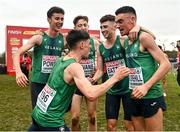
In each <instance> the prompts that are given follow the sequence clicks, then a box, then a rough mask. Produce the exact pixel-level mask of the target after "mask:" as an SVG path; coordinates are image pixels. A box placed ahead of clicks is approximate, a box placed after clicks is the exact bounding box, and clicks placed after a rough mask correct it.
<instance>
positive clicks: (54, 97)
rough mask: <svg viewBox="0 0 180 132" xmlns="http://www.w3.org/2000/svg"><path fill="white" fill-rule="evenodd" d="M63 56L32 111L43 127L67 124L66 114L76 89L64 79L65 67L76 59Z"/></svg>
mask: <svg viewBox="0 0 180 132" xmlns="http://www.w3.org/2000/svg"><path fill="white" fill-rule="evenodd" d="M63 58H64V57H61V58H59V59H58V60H57V62H56V63H55V65H54V67H53V70H52V73H51V74H50V76H49V79H48V82H47V84H46V86H45V87H44V88H43V90H42V91H41V92H40V94H39V95H38V98H37V105H36V107H35V108H34V110H33V112H32V117H33V118H34V120H35V121H36V122H37V123H38V124H39V125H40V126H43V127H58V126H63V125H65V123H64V114H65V112H66V110H67V109H68V106H69V105H70V103H71V101H72V96H73V94H74V91H75V89H76V87H75V85H69V84H67V83H66V82H65V81H64V69H66V67H67V66H69V65H70V64H71V63H74V62H75V59H72V58H71V59H68V60H63Z"/></svg>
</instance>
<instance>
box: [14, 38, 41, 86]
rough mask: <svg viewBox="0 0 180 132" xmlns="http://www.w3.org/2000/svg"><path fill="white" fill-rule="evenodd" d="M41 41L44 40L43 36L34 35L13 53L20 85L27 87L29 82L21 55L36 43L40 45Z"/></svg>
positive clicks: (17, 79) (17, 81)
mask: <svg viewBox="0 0 180 132" xmlns="http://www.w3.org/2000/svg"><path fill="white" fill-rule="evenodd" d="M41 42H42V36H41V35H34V36H32V37H31V38H30V39H29V41H28V43H27V44H26V45H24V46H22V47H20V48H19V49H18V51H17V52H16V53H14V54H13V63H14V67H15V71H16V83H17V84H18V85H19V86H20V87H25V86H26V85H27V84H28V79H27V77H26V76H25V75H24V73H23V72H22V71H21V68H20V61H19V57H20V55H22V54H24V53H25V52H26V51H28V50H29V49H31V48H32V47H34V46H35V45H40V44H41Z"/></svg>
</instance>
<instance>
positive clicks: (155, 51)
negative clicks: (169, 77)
mask: <svg viewBox="0 0 180 132" xmlns="http://www.w3.org/2000/svg"><path fill="white" fill-rule="evenodd" d="M139 39H140V44H141V46H140V50H141V51H142V52H144V51H145V50H147V51H148V52H149V53H150V54H151V55H152V56H153V58H154V59H155V60H156V61H157V62H158V63H159V68H158V70H157V71H156V72H155V73H154V75H153V76H152V77H151V79H150V80H148V81H147V82H146V84H147V86H148V87H149V88H150V87H152V85H154V84H155V83H156V82H158V81H159V80H161V79H162V78H163V77H164V76H165V75H166V74H167V73H168V71H169V70H170V68H171V64H170V62H169V60H168V58H167V57H166V56H165V55H164V53H163V52H162V51H161V50H160V49H159V47H158V46H157V44H156V43H155V41H154V38H153V36H152V35H150V34H149V33H146V32H142V33H141V35H140V38H139Z"/></svg>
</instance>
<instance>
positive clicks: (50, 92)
mask: <svg viewBox="0 0 180 132" xmlns="http://www.w3.org/2000/svg"><path fill="white" fill-rule="evenodd" d="M55 94H56V91H55V90H54V89H52V88H50V87H49V86H48V85H46V86H45V87H44V88H43V90H42V91H41V92H40V93H39V95H38V98H37V106H38V107H39V108H40V109H41V110H42V111H43V112H46V111H47V108H48V106H49V104H50V103H51V101H52V99H53V98H54V96H55Z"/></svg>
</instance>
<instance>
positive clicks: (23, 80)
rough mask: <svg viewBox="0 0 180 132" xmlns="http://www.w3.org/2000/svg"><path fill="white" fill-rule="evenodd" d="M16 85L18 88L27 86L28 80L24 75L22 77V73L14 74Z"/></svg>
mask: <svg viewBox="0 0 180 132" xmlns="http://www.w3.org/2000/svg"><path fill="white" fill-rule="evenodd" d="M16 83H17V84H18V86H20V87H26V86H27V85H28V84H29V80H28V79H27V77H26V75H24V73H22V72H19V73H16Z"/></svg>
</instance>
